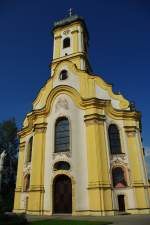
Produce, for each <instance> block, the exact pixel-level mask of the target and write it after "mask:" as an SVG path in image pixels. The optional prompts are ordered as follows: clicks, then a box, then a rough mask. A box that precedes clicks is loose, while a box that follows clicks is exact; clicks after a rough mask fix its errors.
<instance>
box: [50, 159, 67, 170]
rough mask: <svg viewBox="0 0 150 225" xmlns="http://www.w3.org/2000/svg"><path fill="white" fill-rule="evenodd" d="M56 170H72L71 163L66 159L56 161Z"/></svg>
mask: <svg viewBox="0 0 150 225" xmlns="http://www.w3.org/2000/svg"><path fill="white" fill-rule="evenodd" d="M54 170H70V164H69V163H68V162H64V161H59V162H56V163H55V165H54Z"/></svg>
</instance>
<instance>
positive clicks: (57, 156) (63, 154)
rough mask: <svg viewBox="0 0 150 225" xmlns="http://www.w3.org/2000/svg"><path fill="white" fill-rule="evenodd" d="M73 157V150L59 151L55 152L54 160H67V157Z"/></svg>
mask: <svg viewBox="0 0 150 225" xmlns="http://www.w3.org/2000/svg"><path fill="white" fill-rule="evenodd" d="M70 157H71V152H70V151H68V152H58V153H53V159H54V160H66V158H70Z"/></svg>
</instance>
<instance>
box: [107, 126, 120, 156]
mask: <svg viewBox="0 0 150 225" xmlns="http://www.w3.org/2000/svg"><path fill="white" fill-rule="evenodd" d="M111 126H114V127H115V128H116V131H117V134H116V132H115V133H114V135H118V137H117V142H118V141H119V144H118V143H117V145H115V144H114V143H112V141H113V142H114V140H115V138H114V137H113V138H112V131H110V127H111ZM108 140H109V150H110V154H111V155H120V154H123V151H122V140H121V134H120V129H119V127H118V125H116V124H115V123H111V124H109V126H108ZM114 146H117V148H118V149H119V151H118V150H117V151H116V150H115V147H114ZM118 146H119V147H118ZM114 150H115V151H114Z"/></svg>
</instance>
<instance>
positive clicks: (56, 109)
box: [44, 94, 88, 214]
mask: <svg viewBox="0 0 150 225" xmlns="http://www.w3.org/2000/svg"><path fill="white" fill-rule="evenodd" d="M63 101H65V102H64V103H66V105H65V104H64V105H63ZM83 115H84V112H83V111H82V110H80V109H78V108H77V107H76V106H75V105H74V103H73V101H72V100H71V98H70V97H69V96H67V95H64V94H60V95H59V96H58V97H57V98H56V99H55V102H54V103H53V108H52V111H51V112H50V114H49V116H48V118H47V123H48V126H47V132H46V149H45V177H44V187H45V195H44V211H46V212H47V214H49V213H50V214H51V213H52V183H53V178H54V177H55V172H54V170H53V165H54V163H55V162H57V161H59V160H64V161H67V162H69V163H70V165H71V171H70V172H69V174H70V175H71V176H72V177H73V178H74V181H75V183H74V184H73V185H74V187H73V188H74V189H75V208H74V209H73V210H74V212H75V211H80V210H88V192H87V163H86V162H87V160H86V142H85V127H84V122H83ZM60 116H66V117H67V118H69V121H70V124H71V127H70V129H71V152H68V153H66V154H65V153H54V126H55V121H56V119H57V118H58V117H60ZM79 174H80V175H79Z"/></svg>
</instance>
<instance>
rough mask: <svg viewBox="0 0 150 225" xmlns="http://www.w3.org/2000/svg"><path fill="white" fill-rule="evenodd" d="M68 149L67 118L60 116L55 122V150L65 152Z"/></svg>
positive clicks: (68, 132)
mask: <svg viewBox="0 0 150 225" xmlns="http://www.w3.org/2000/svg"><path fill="white" fill-rule="evenodd" d="M69 150H70V131H69V120H68V119H67V118H66V117H60V118H58V119H57V121H56V124H55V152H66V151H69Z"/></svg>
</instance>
